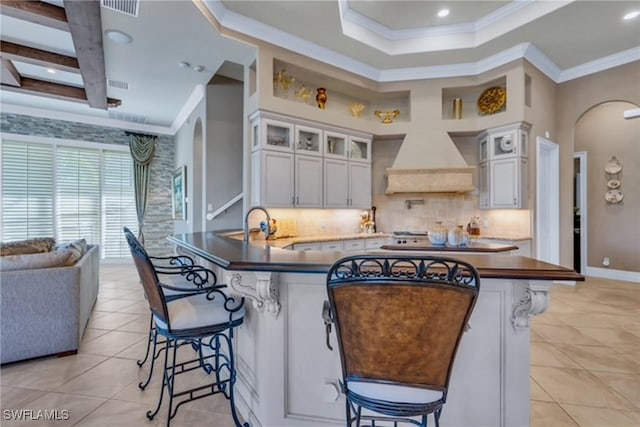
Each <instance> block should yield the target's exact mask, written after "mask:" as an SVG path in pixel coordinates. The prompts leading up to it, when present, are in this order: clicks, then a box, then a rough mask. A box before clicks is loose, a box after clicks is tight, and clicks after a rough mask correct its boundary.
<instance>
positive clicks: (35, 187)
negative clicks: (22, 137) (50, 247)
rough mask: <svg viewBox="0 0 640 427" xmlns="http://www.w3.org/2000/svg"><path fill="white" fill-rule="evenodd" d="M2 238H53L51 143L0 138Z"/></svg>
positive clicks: (6, 239) (5, 239)
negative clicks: (3, 139) (0, 149)
mask: <svg viewBox="0 0 640 427" xmlns="http://www.w3.org/2000/svg"><path fill="white" fill-rule="evenodd" d="M1 156H2V164H1V165H0V167H2V190H1V191H2V237H1V239H2V240H3V241H11V240H20V239H29V238H32V237H53V236H54V230H53V221H52V218H53V168H52V165H53V146H51V145H47V144H28V145H27V144H24V143H22V142H13V141H2V152H1Z"/></svg>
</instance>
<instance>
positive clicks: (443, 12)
mask: <svg viewBox="0 0 640 427" xmlns="http://www.w3.org/2000/svg"><path fill="white" fill-rule="evenodd" d="M448 14H449V9H440V10H439V11H438V17H439V18H444V17H445V16H447V15H448Z"/></svg>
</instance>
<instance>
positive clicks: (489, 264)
mask: <svg viewBox="0 0 640 427" xmlns="http://www.w3.org/2000/svg"><path fill="white" fill-rule="evenodd" d="M225 236H226V235H223V234H221V233H217V232H211V231H209V232H198V233H185V234H176V235H173V236H169V238H168V239H169V241H171V242H172V243H175V244H176V245H178V246H179V247H180V248H182V250H185V251H187V252H190V253H192V254H195V255H198V256H200V257H202V258H203V259H206V260H208V261H210V262H212V263H214V264H216V265H218V266H220V267H222V268H224V269H226V270H241V271H273V272H293V273H316V274H326V273H327V272H328V271H329V268H330V267H331V266H332V265H333V263H335V262H336V261H337V260H339V259H340V258H343V257H345V256H349V255H352V254H353V253H350V252H344V251H295V250H287V249H281V248H278V247H272V246H270V245H269V244H268V242H267V244H266V245H265V242H264V241H262V242H251V243H248V242H243V241H242V239H240V240H238V239H234V238H229V237H225ZM343 238H344V236H343ZM452 256H453V257H455V258H458V259H460V260H463V261H467V262H469V263H470V264H472V265H474V266H475V267H476V268H477V269H478V271H479V272H480V276H481V277H486V278H498V279H539V280H571V281H575V280H584V277H582V276H581V275H580V274H578V273H576V272H575V271H573V270H572V269H570V268H566V267H562V266H558V265H554V264H549V263H546V262H542V261H538V260H535V259H532V258H527V257H523V256H518V255H507V254H484V255H483V254H478V255H474V254H464V253H456V254H455V255H452Z"/></svg>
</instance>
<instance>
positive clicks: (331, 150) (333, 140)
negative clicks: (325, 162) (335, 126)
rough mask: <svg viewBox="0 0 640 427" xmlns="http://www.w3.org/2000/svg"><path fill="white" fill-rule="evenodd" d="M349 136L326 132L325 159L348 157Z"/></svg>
mask: <svg viewBox="0 0 640 427" xmlns="http://www.w3.org/2000/svg"><path fill="white" fill-rule="evenodd" d="M347 139H348V138H347V136H346V135H343V134H341V133H336V132H330V131H325V132H324V156H325V157H337V158H346V157H347Z"/></svg>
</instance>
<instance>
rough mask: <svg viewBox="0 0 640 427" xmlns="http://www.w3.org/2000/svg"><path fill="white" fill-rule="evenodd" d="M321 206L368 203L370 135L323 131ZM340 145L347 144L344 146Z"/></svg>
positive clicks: (358, 206) (364, 205)
mask: <svg viewBox="0 0 640 427" xmlns="http://www.w3.org/2000/svg"><path fill="white" fill-rule="evenodd" d="M325 135H329V138H325V140H326V145H325V148H326V149H327V150H329V153H327V152H326V151H325V160H324V179H325V182H324V206H325V207H327V208H363V209H368V208H369V207H371V139H366V138H361V137H355V136H348V137H347V136H345V135H340V134H336V133H331V132H328V131H327V132H325ZM343 145H344V146H346V147H349V149H348V150H343Z"/></svg>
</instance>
